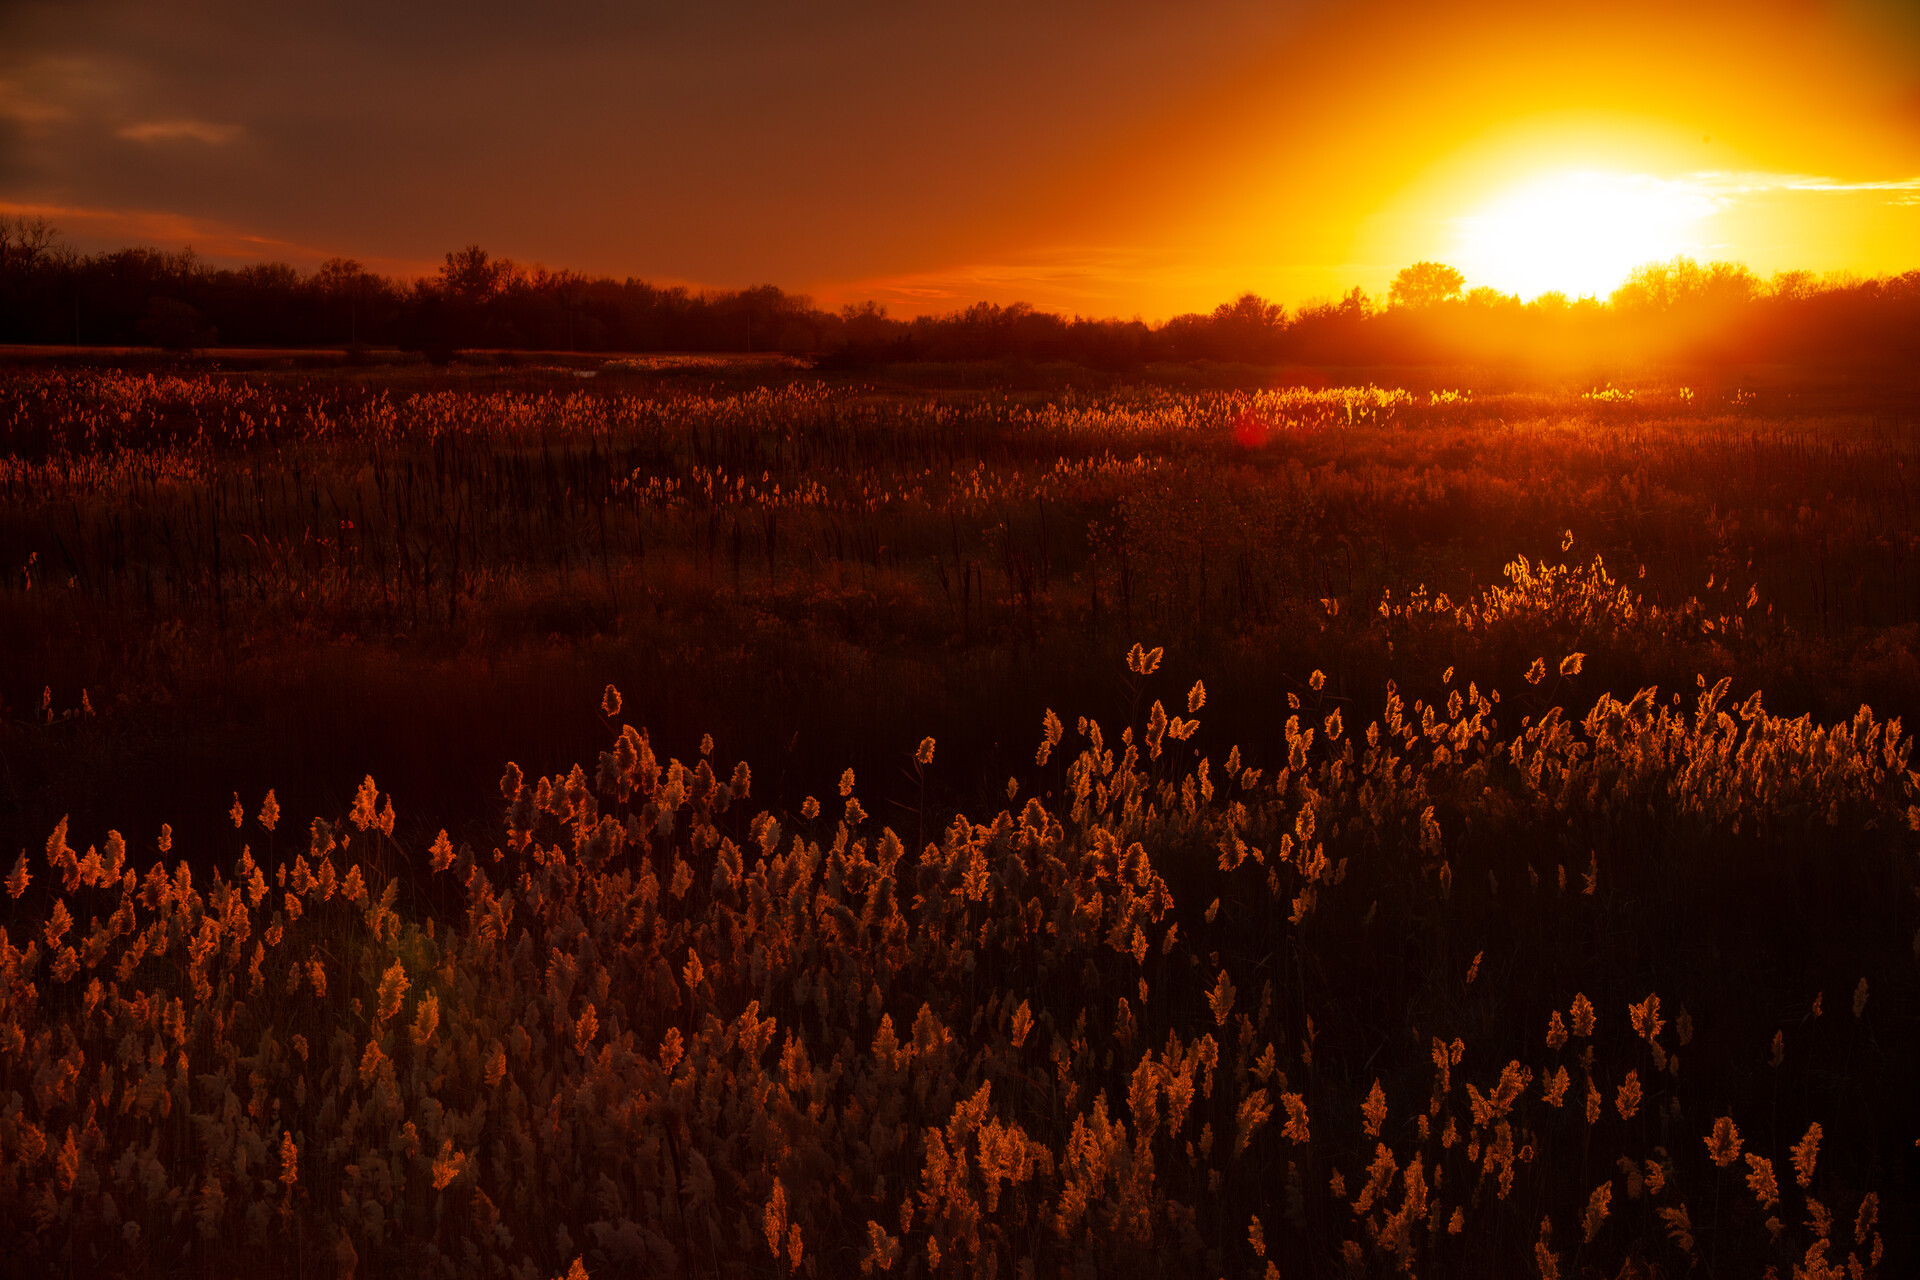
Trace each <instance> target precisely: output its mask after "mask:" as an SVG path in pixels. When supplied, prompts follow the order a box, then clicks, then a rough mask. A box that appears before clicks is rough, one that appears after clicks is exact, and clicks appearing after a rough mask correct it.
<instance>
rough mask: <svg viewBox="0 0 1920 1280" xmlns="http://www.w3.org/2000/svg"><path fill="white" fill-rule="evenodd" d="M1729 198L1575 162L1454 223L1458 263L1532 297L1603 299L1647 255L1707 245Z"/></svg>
mask: <svg viewBox="0 0 1920 1280" xmlns="http://www.w3.org/2000/svg"><path fill="white" fill-rule="evenodd" d="M1722 199H1723V198H1722V197H1720V196H1717V195H1715V194H1714V193H1713V192H1711V191H1710V190H1708V189H1705V188H1703V186H1702V185H1701V184H1698V183H1694V182H1690V181H1688V180H1686V179H1666V178H1658V177H1654V176H1651V175H1648V174H1641V173H1619V172H1608V171H1601V170H1567V171H1562V172H1555V173H1544V174H1539V175H1536V176H1533V177H1529V178H1526V179H1523V180H1521V181H1519V182H1517V183H1515V184H1514V185H1512V186H1510V187H1507V188H1506V189H1504V190H1502V191H1500V192H1498V193H1497V194H1495V195H1494V196H1493V197H1492V198H1491V199H1489V200H1488V201H1487V202H1486V203H1485V204H1484V205H1482V206H1480V207H1479V208H1478V209H1476V210H1475V211H1473V212H1472V213H1469V214H1467V215H1466V216H1464V217H1462V218H1459V219H1458V220H1457V222H1456V231H1457V236H1458V239H1457V242H1456V247H1455V250H1454V256H1453V261H1454V264H1455V265H1457V266H1458V267H1459V268H1460V270H1461V271H1462V272H1464V273H1465V275H1466V277H1467V281H1468V283H1470V284H1473V285H1491V286H1492V287H1494V288H1496V289H1499V290H1500V291H1501V292H1503V293H1517V294H1519V295H1520V296H1521V297H1523V298H1531V297H1534V296H1536V295H1538V294H1541V293H1544V292H1547V291H1548V290H1559V291H1560V292H1562V293H1564V294H1566V295H1567V296H1569V297H1581V296H1584V295H1588V294H1592V295H1596V296H1599V297H1603V298H1604V297H1605V296H1606V295H1607V294H1608V293H1610V292H1611V291H1612V290H1613V289H1614V287H1615V286H1616V285H1618V284H1619V283H1620V282H1621V280H1623V279H1624V278H1625V277H1626V275H1627V273H1628V272H1630V271H1632V270H1633V268H1635V267H1637V266H1639V265H1641V264H1642V263H1646V262H1652V261H1655V260H1659V259H1665V258H1672V257H1674V256H1676V255H1678V254H1691V255H1700V254H1701V253H1702V252H1703V244H1702V234H1701V233H1702V231H1703V230H1704V228H1703V226H1702V224H1703V223H1704V222H1705V221H1706V220H1708V219H1710V218H1711V217H1713V215H1714V214H1716V213H1718V212H1719V211H1720V208H1721V205H1722Z"/></svg>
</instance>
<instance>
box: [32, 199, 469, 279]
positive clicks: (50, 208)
mask: <svg viewBox="0 0 1920 1280" xmlns="http://www.w3.org/2000/svg"><path fill="white" fill-rule="evenodd" d="M6 217H21V218H45V219H46V220H47V221H48V222H50V223H52V224H53V225H54V226H55V227H57V228H58V229H59V230H60V231H61V232H63V233H64V234H65V235H67V236H68V237H70V238H71V239H72V240H73V241H74V242H75V244H76V246H77V247H79V248H81V249H83V250H112V249H119V248H123V247H125V246H127V245H155V246H158V247H160V248H165V249H175V248H181V247H185V246H188V245H191V246H192V247H193V249H194V252H196V253H198V254H199V255H201V256H202V257H204V258H208V259H211V260H212V261H214V262H216V263H222V264H232V265H238V266H245V265H249V264H252V263H259V262H289V263H292V264H293V265H295V266H298V267H306V268H312V267H316V266H318V265H319V264H320V263H321V262H323V261H325V260H326V259H328V258H331V257H336V256H345V255H344V254H342V253H341V251H340V250H339V249H338V248H330V247H326V246H322V245H313V244H302V243H299V242H297V241H291V240H281V239H276V238H274V237H272V236H267V235H261V234H259V233H258V232H256V231H254V230H252V229H250V228H247V227H244V226H240V225H238V224H235V223H232V222H224V221H220V220H217V219H211V218H196V217H192V216H190V215H187V214H181V213H173V212H170V211H167V210H164V209H114V208H106V207H101V206H97V205H71V204H46V203H34V202H27V201H13V200H7V199H5V198H0V218H6ZM361 262H362V264H363V265H365V266H366V267H368V268H369V269H371V270H374V271H379V272H382V273H385V274H388V275H393V276H398V277H401V278H410V277H414V276H424V275H431V274H432V273H433V271H434V268H435V265H436V264H434V263H430V262H420V261H415V260H413V259H407V258H386V257H366V256H361Z"/></svg>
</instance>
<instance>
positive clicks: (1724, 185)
mask: <svg viewBox="0 0 1920 1280" xmlns="http://www.w3.org/2000/svg"><path fill="white" fill-rule="evenodd" d="M1678 181H1679V183H1680V184H1681V185H1683V186H1685V187H1687V188H1689V189H1691V190H1693V191H1695V192H1697V193H1699V194H1700V195H1703V196H1706V197H1708V198H1710V199H1719V200H1729V199H1732V198H1735V197H1738V196H1751V195H1764V194H1766V193H1768V192H1773V191H1810V192H1821V193H1847V192H1855V191H1895V192H1902V193H1905V194H1904V196H1903V197H1902V198H1900V199H1897V200H1894V201H1893V202H1892V203H1894V204H1902V205H1906V204H1913V203H1914V202H1915V199H1916V196H1915V193H1920V178H1895V179H1889V180H1883V181H1876V182H1842V181H1840V180H1838V179H1836V178H1823V177H1819V176H1816V175H1814V174H1806V173H1735V172H1724V171H1718V170H1710V171H1707V172H1703V173H1695V174H1689V175H1688V176H1687V177H1685V178H1681V179H1679V180H1678Z"/></svg>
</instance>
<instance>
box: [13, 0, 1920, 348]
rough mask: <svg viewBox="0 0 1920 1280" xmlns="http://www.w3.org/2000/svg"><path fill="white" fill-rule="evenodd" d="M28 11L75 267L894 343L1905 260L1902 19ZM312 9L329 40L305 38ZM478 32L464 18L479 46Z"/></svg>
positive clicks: (23, 114) (1081, 9)
mask: <svg viewBox="0 0 1920 1280" xmlns="http://www.w3.org/2000/svg"><path fill="white" fill-rule="evenodd" d="M311 8H312V10H313V11H309V10H308V9H304V8H303V9H301V10H300V11H298V12H297V13H281V12H278V11H276V10H274V9H273V8H272V7H262V6H259V5H257V4H242V3H239V0H146V2H145V3H134V2H133V0H68V2H66V3H48V2H36V0H29V2H26V3H14V4H10V5H8V6H6V7H4V8H0V206H4V207H6V208H10V209H14V210H20V211H34V212H40V213H44V214H45V215H46V216H48V217H50V218H51V219H52V220H53V221H54V222H56V223H57V224H59V225H60V226H62V227H63V229H65V231H66V232H67V233H68V235H69V238H70V239H72V240H73V241H74V242H75V243H76V244H79V245H81V246H82V247H85V248H97V247H106V246H113V245H118V244H120V243H125V242H142V243H154V244H159V245H162V246H163V247H177V246H178V245H179V244H181V243H186V242H191V243H193V244H194V245H195V247H196V248H197V249H199V250H200V251H201V252H203V253H206V254H208V255H209V256H215V257H218V258H222V259H226V260H232V261H245V260H257V259H260V258H269V259H282V260H287V261H292V262H294V263H296V264H297V265H301V266H312V265H313V264H315V263H316V262H317V261H318V260H319V259H320V258H322V257H324V256H327V255H329V254H334V253H342V254H349V255H352V256H355V257H358V258H360V259H362V260H363V261H366V262H368V263H369V264H370V265H374V266H375V267H377V268H379V269H383V270H388V271H395V272H403V273H405V272H412V271H420V270H427V269H430V267H431V266H432V264H434V263H435V262H436V261H437V260H438V258H439V255H440V253H441V252H443V251H444V250H445V249H447V248H451V247H454V246H456V245H459V244H464V243H468V242H475V241H477V242H479V243H481V244H483V245H485V246H486V247H487V248H489V249H491V250H492V251H494V252H496V253H500V254H505V255H508V256H511V257H514V258H517V259H521V260H523V261H529V262H532V261H540V262H545V263H547V264H549V265H553V266H573V267H577V268H581V269H585V270H589V271H593V272H604V273H609V274H614V275H622V276H624V275H629V274H631V275H638V276H642V277H645V278H648V279H654V280H663V281H684V282H689V283H693V284H697V285H714V286H722V287H731V286H739V285H745V284H751V283H758V282H763V281H765V282H773V283H777V284H780V285H782V286H784V287H787V288H790V289H796V290H803V291H807V292H810V293H812V294H814V295H815V296H816V298H818V299H819V300H820V301H821V302H823V303H828V304H837V303H839V302H843V301H848V300H852V299H857V298H866V297H873V298H877V299H879V300H881V301H883V302H886V303H887V304H888V305H889V307H890V308H891V309H892V310H893V311H894V313H895V314H911V313H914V312H918V311H926V310H946V309H951V308H952V307H955V306H960V305H964V304H965V303H968V302H971V301H975V300H978V299H981V298H986V299H991V300H994V301H1001V302H1008V301H1014V300H1027V301H1031V302H1033V303H1035V304H1037V305H1040V306H1044V307H1053V308H1060V309H1064V310H1068V311H1078V312H1083V313H1088V314H1099V315H1109V314H1120V315H1132V314H1140V315H1144V316H1146V317H1148V318H1150V319H1157V318H1161V317H1164V316H1166V315H1169V314H1173V313H1176V312H1179V311H1185V310H1195V309H1208V308H1211V307H1212V306H1213V305H1215V304H1216V303H1218V302H1220V301H1222V300H1224V299H1226V298H1228V297H1231V296H1233V295H1234V294H1237V293H1239V292H1241V291H1244V290H1248V289H1251V290H1254V291H1257V292H1260V293H1262V294H1265V295H1267V296H1269V297H1272V298H1275V299H1278V300H1282V301H1285V302H1288V303H1291V304H1298V303H1299V302H1301V301H1302V300H1305V299H1308V298H1311V297H1315V296H1320V297H1325V296H1331V295H1337V294H1339V293H1341V292H1343V291H1344V290H1345V289H1346V288H1348V287H1349V286H1351V285H1355V284H1358V285H1360V286H1362V287H1365V288H1367V289H1368V290H1370V291H1373V292H1380V291H1382V290H1384V288H1385V285H1386V283H1387V281H1388V280H1389V279H1390V278H1391V276H1392V274H1393V272H1394V271H1395V270H1396V269H1398V268H1399V267H1400V266H1403V265H1405V264H1407V263H1408V262H1412V261H1414V260H1416V259H1421V258H1433V259H1438V260H1441V261H1447V262H1451V263H1453V264H1454V265H1456V266H1459V267H1460V268H1461V269H1462V270H1463V271H1464V272H1465V273H1466V274H1467V279H1468V284H1469V285H1475V284H1489V285H1493V286H1496V287H1499V288H1502V289H1503V290H1510V291H1516V292H1521V293H1523V294H1528V295H1530V294H1532V293H1535V292H1538V291H1539V290H1540V289H1543V288H1556V287H1557V288H1561V289H1563V290H1565V291H1567V292H1569V293H1576V294H1577V293H1580V292H1587V291H1596V292H1601V293H1604V292H1605V291H1606V290H1607V289H1608V288H1610V287H1611V281H1612V280H1613V279H1617V276H1618V274H1619V272H1620V271H1621V270H1624V265H1622V264H1627V263H1631V262H1632V261H1638V260H1643V259H1644V258H1645V257H1657V256H1669V255H1670V254H1672V253H1679V252H1686V253H1689V254H1692V255H1693V256H1695V257H1699V258H1702V259H1708V258H1731V259H1736V260H1740V261H1744V262H1746V263H1748V264H1749V265H1750V266H1752V267H1753V268H1755V269H1756V270H1758V271H1761V272H1762V273H1768V272H1772V271H1774V270H1778V269H1783V268H1790V267H1804V268H1810V269H1813V270H1815V271H1821V272H1831V271H1852V272H1858V273H1863V274H1873V273H1880V272H1887V271H1898V270H1905V269H1909V268H1913V267H1920V252H1916V250H1920V20H1917V19H1916V18H1915V17H1914V16H1913V13H1912V9H1911V6H1909V5H1906V4H1903V3H1892V2H1891V0H1849V2H1847V3H1811V2H1807V0H1796V2H1792V3H1787V2H1783V0H1749V2H1748V3H1742V4H1705V5H1694V6H1690V7H1688V8H1687V9H1686V10H1685V11H1684V12H1682V11H1679V8H1678V7H1677V6H1673V5H1671V4H1659V5H1656V4H1632V3H1628V4H1620V3H1609V4H1605V5H1602V4H1594V3H1575V4H1563V5H1559V6H1554V7H1548V6H1541V5H1538V4H1534V3H1529V4H1520V3H1512V2H1501V3H1483V4H1444V3H1426V4H1412V3H1404V2H1399V3H1389V2H1386V0H1372V2H1370V3H1357V4H1345V5H1336V4H1326V3H1305V2H1296V3H1292V4H1276V3H1272V2H1271V0H1269V2H1267V3H1252V2H1251V0H1195V3H1193V4H1190V5H1182V6H1168V5H1164V4H1154V3H1144V2H1141V3H1131V2H1129V0H1112V2H1110V3H1105V4H1092V3H1076V2H1071V0H1062V2H1061V3H1056V4H1053V5H1047V6H1033V5H1019V4H1011V3H1007V4H1001V3H995V2H994V0H981V2H980V3H977V4H973V5H969V6H961V7H956V8H955V9H954V10H952V11H936V10H934V9H931V8H929V7H925V6H920V7H913V6H899V5H897V4H895V5H887V4H879V3H869V2H867V0H843V2H841V3H822V4H820V5H817V6H807V7H795V6H791V5H773V4H768V3H760V2H745V0H741V2H737V3H731V4H729V3H724V2H722V0H716V3H715V4H712V5H706V6H697V7H696V6H679V5H666V4H651V5H650V4H646V3H637V4H632V3H630V4H618V3H614V0H556V3H554V4H551V5H547V6H541V7H538V8H537V12H536V7H533V6H524V5H513V4H507V3H502V2H500V0H480V2H476V3H472V4H468V5H464V6H461V7H460V8H458V9H457V10H454V9H449V8H447V7H446V6H444V5H441V4H426V3H421V2H420V0H389V2H387V3H383V4H379V5H375V4H373V3H372V2H371V0H342V2H341V3H338V4H335V5H330V6H324V7H321V6H314V7H311ZM323 8H324V12H320V11H319V10H321V9H323ZM455 15H457V16H455Z"/></svg>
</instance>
